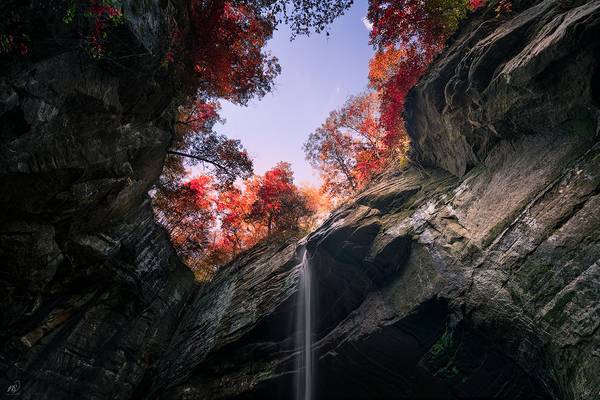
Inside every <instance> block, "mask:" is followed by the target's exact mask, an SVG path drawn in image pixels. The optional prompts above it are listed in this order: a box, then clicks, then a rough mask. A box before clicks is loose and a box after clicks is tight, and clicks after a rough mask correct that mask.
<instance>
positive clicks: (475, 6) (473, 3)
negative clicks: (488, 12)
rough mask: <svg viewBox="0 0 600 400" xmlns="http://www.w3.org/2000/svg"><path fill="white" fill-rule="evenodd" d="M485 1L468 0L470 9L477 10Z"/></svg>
mask: <svg viewBox="0 0 600 400" xmlns="http://www.w3.org/2000/svg"><path fill="white" fill-rule="evenodd" d="M485 3H486V1H485V0H469V6H470V7H471V10H477V9H478V8H481V7H483V6H484V5H485Z"/></svg>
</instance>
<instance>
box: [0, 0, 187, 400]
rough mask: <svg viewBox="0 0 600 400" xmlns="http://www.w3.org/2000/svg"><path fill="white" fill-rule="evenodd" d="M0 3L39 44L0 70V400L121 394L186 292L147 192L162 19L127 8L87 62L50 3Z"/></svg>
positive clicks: (167, 93) (149, 357)
mask: <svg viewBox="0 0 600 400" xmlns="http://www.w3.org/2000/svg"><path fill="white" fill-rule="evenodd" d="M8 3H9V4H6V5H3V7H17V6H23V7H25V9H24V11H23V12H30V13H31V15H30V16H29V17H30V18H31V20H30V21H31V23H35V24H39V25H38V26H39V32H41V34H40V35H41V36H43V38H33V39H32V41H33V47H32V49H31V52H30V54H29V55H28V57H13V58H12V59H10V60H8V61H6V62H5V63H3V64H2V69H1V71H2V72H1V73H0V75H1V76H0V140H1V145H0V187H1V188H2V189H1V191H0V210H1V212H0V260H1V262H0V264H1V267H0V326H1V329H0V343H1V351H0V372H1V374H0V376H1V377H2V379H1V382H0V383H1V384H0V386H1V388H0V389H1V391H0V393H1V394H0V397H2V396H4V394H5V391H6V390H7V386H8V385H9V384H16V382H18V384H19V386H20V387H19V388H18V398H24V399H36V400H37V399H53V400H54V399H63V398H64V399H67V398H68V399H83V398H87V399H117V398H118V399H129V398H132V397H134V395H136V394H137V393H142V394H143V393H144V389H143V388H144V386H145V385H147V383H145V381H144V376H146V375H148V373H149V371H152V369H153V368H154V367H155V365H156V361H157V360H158V359H159V358H160V357H161V356H162V353H163V349H164V347H165V345H166V343H168V341H169V338H170V336H171V334H172V331H173V329H174V327H175V326H176V322H177V320H178V316H179V313H180V311H181V309H182V307H183V306H184V304H185V301H186V299H187V298H188V296H189V295H190V293H191V291H192V287H193V278H192V274H191V273H190V272H189V270H188V269H187V268H185V267H184V266H182V265H181V264H180V262H179V261H178V260H177V258H176V256H175V254H174V252H173V250H172V249H171V247H170V244H169V241H168V237H167V235H166V234H165V233H164V232H163V230H162V229H160V228H159V227H158V226H157V225H156V224H155V222H154V218H153V214H152V210H151V207H150V203H149V199H148V195H147V192H148V189H149V188H150V187H151V185H152V184H153V183H154V181H155V179H156V178H157V177H158V176H159V174H160V172H161V169H162V163H163V160H164V157H165V150H166V148H167V146H168V143H169V140H170V136H171V134H170V130H171V127H170V122H169V121H171V120H172V118H171V117H169V115H165V114H164V113H165V110H166V109H167V105H169V104H170V103H171V97H172V96H173V90H172V83H170V82H169V77H168V76H166V74H164V73H162V70H161V69H160V68H159V65H160V63H161V61H162V60H161V59H159V54H160V52H159V51H158V50H159V48H160V46H164V45H165V40H166V39H165V35H164V31H163V28H164V26H163V25H164V21H165V18H167V16H168V12H167V10H165V9H161V8H160V7H159V6H158V4H156V2H145V3H146V5H145V6H144V8H140V7H137V8H135V10H134V8H133V6H134V5H136V4H138V5H139V3H140V2H139V1H131V2H128V3H127V4H126V5H125V10H126V13H125V15H126V20H125V22H124V24H123V25H122V26H119V27H118V29H117V31H116V32H114V34H112V33H111V35H113V36H112V37H113V38H114V39H115V40H114V43H118V46H120V47H118V46H117V45H115V46H114V47H110V48H109V49H108V51H109V52H110V54H111V57H112V58H111V60H112V61H106V62H98V61H95V60H93V59H92V58H91V57H89V56H87V55H85V54H84V53H82V51H81V50H80V49H79V48H77V46H70V45H69V42H68V40H66V39H65V40H61V39H62V36H60V35H61V33H60V32H57V30H60V29H61V27H62V26H63V25H64V24H61V23H57V22H56V21H55V19H58V21H60V18H62V16H61V15H59V16H56V15H53V14H52V12H53V8H52V7H54V6H52V4H50V3H52V2H35V1H34V2H31V4H32V6H31V8H27V7H28V5H26V2H21V3H19V4H17V3H15V2H13V4H10V2H8ZM134 3H135V4H134ZM49 5H50V6H51V7H50V9H48V6H49ZM4 11H6V10H4ZM4 11H3V12H2V14H3V15H4ZM45 24H46V25H45ZM57 37H58V39H57ZM49 38H54V39H55V40H56V41H55V42H53V41H52V40H50V39H49ZM67 39H68V38H67ZM57 43H58V44H57ZM53 46H54V47H53ZM111 46H112V44H111ZM131 54H135V55H136V56H135V57H131V56H129V57H122V56H124V55H131Z"/></svg>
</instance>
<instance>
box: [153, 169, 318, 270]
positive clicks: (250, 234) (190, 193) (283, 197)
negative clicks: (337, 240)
mask: <svg viewBox="0 0 600 400" xmlns="http://www.w3.org/2000/svg"><path fill="white" fill-rule="evenodd" d="M328 206H329V204H328V203H327V200H326V199H325V198H323V196H322V194H320V193H318V191H317V190H316V189H313V188H298V187H297V186H296V185H295V184H294V182H293V173H292V170H291V167H290V165H289V164H288V163H283V162H282V163H279V164H277V165H276V166H275V167H274V168H272V169H270V170H269V171H267V172H266V173H265V174H264V175H263V176H257V175H254V176H252V177H250V178H248V179H246V180H245V181H244V182H243V183H242V184H240V185H237V186H230V187H228V188H223V187H221V186H219V185H218V184H216V183H215V181H214V179H212V178H211V177H210V176H207V175H200V176H197V177H195V178H194V179H192V180H190V181H189V182H187V183H185V184H182V185H181V186H179V187H178V188H177V189H175V190H173V192H172V195H171V196H168V198H164V197H156V198H155V210H158V212H157V215H158V216H159V218H161V217H162V219H161V222H162V223H163V225H164V226H166V227H167V228H168V230H169V233H170V235H171V239H172V242H173V244H174V245H175V247H176V248H177V250H178V252H179V254H180V255H181V256H182V257H183V258H184V260H186V262H187V264H188V265H190V266H192V267H193V269H195V270H196V271H204V270H206V268H208V267H209V266H211V265H212V266H214V265H215V264H222V263H224V262H226V261H228V260H230V259H231V258H233V257H234V256H235V255H237V254H239V253H240V252H241V251H243V250H245V249H247V248H249V247H252V246H253V245H255V244H256V243H257V242H259V241H261V240H263V239H266V238H270V237H272V236H274V235H281V234H290V233H297V232H301V231H303V230H306V229H309V228H311V227H312V226H314V225H313V224H314V223H316V221H317V220H318V218H321V217H322V216H323V214H324V213H325V209H326V208H327V207H328ZM165 218H166V219H165Z"/></svg>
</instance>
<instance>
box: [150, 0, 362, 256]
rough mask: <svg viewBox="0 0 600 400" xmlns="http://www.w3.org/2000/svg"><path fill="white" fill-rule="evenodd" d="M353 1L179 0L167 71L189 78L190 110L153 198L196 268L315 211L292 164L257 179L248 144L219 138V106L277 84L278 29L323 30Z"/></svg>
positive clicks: (186, 99)
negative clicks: (195, 173) (194, 173)
mask: <svg viewBox="0 0 600 400" xmlns="http://www.w3.org/2000/svg"><path fill="white" fill-rule="evenodd" d="M351 4H352V1H351V0H298V1H296V0H294V1H289V0H210V1H209V0H188V1H186V2H182V3H180V4H175V7H176V9H177V13H178V17H179V18H174V19H172V20H171V21H170V23H169V25H170V26H169V30H170V44H169V46H168V48H167V49H166V54H165V57H164V62H163V65H164V66H165V67H168V68H171V69H172V71H173V74H174V75H176V76H180V77H181V82H180V85H179V91H180V92H181V93H180V96H179V98H180V99H181V103H182V104H181V105H180V106H179V108H178V109H177V110H176V112H175V114H176V129H175V132H174V135H173V140H172V142H171V145H170V148H169V149H168V152H167V153H168V155H167V158H166V160H165V168H164V171H163V175H162V176H161V178H160V180H159V182H158V184H157V185H156V189H155V191H154V196H153V197H154V207H155V212H156V214H157V216H158V218H159V220H160V221H161V222H162V223H163V225H164V226H166V227H167V229H168V230H169V232H170V234H171V237H172V239H173V242H174V244H175V245H176V248H177V250H178V252H179V253H180V254H181V255H182V256H183V257H184V258H186V259H187V260H188V261H190V260H191V258H192V255H193V258H194V259H193V260H191V261H190V262H193V263H195V265H198V262H199V261H198V260H209V259H211V262H220V261H223V260H224V259H226V258H227V257H228V256H229V255H230V254H236V253H237V252H239V251H241V249H244V248H247V247H249V246H251V245H252V244H254V243H256V240H258V239H259V238H261V237H264V236H267V235H268V234H271V233H274V232H281V231H284V230H286V229H291V228H292V227H293V226H294V225H295V224H297V222H298V219H299V218H302V216H304V215H306V214H307V213H308V211H307V207H306V206H305V202H304V201H303V200H302V199H303V197H302V196H301V194H300V192H299V191H298V190H297V188H296V187H295V186H294V185H293V183H292V180H291V170H290V169H289V165H288V166H287V167H286V166H284V165H280V166H278V167H277V168H275V169H274V170H272V171H269V172H268V173H267V174H266V175H265V176H264V177H254V176H252V172H253V171H252V161H251V159H250V157H249V156H248V154H247V153H246V151H245V150H244V148H243V147H242V145H241V143H240V142H239V141H237V140H232V139H228V138H227V137H225V136H223V135H220V134H218V133H217V132H215V130H214V127H215V124H217V123H218V122H220V121H221V119H220V117H219V114H218V112H219V100H220V99H225V100H228V101H231V102H233V103H236V104H240V105H245V104H247V102H248V100H250V99H251V98H260V97H262V96H264V95H265V94H266V93H268V92H269V91H270V90H271V89H272V88H273V82H274V79H275V78H276V76H277V75H278V74H279V72H280V67H279V65H278V62H277V59H276V58H275V57H273V56H272V55H271V54H269V53H268V52H267V51H265V45H266V43H267V41H268V40H269V39H270V38H271V36H272V34H273V31H274V29H275V28H276V26H277V24H279V23H282V22H284V23H287V24H289V25H290V26H291V28H292V32H293V34H294V35H296V34H308V33H310V32H312V31H315V32H321V31H323V30H324V29H325V27H326V26H327V25H328V24H329V23H331V22H332V21H333V19H334V18H336V17H337V16H339V15H341V14H342V13H343V12H344V11H345V10H346V9H347V8H348V7H349V6H350V5H351ZM194 167H195V168H199V169H201V170H202V171H203V174H204V175H203V176H204V178H202V179H201V182H202V185H200V183H201V182H200V181H198V179H200V178H196V179H194V180H191V181H188V177H187V174H188V171H189V170H190V168H194ZM280 173H281V176H280V175H279V174H280ZM207 178H210V179H208V180H207ZM238 181H244V182H245V183H244V185H245V188H244V189H239V188H238V187H236V185H235V183H236V182H238ZM279 191H281V192H279ZM201 198H202V199H201ZM288 208H289V209H290V210H292V211H293V212H292V213H290V212H288V211H286V210H287V209H288ZM186 234H188V235H189V237H188V238H186V237H185V235H186ZM190 262H188V264H190Z"/></svg>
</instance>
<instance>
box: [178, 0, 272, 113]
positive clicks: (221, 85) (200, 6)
mask: <svg viewBox="0 0 600 400" xmlns="http://www.w3.org/2000/svg"><path fill="white" fill-rule="evenodd" d="M190 9H191V15H190V17H191V31H192V37H193V40H192V43H191V45H190V46H186V47H187V48H189V50H188V54H187V56H188V57H189V59H190V60H191V62H192V64H193V66H194V71H195V72H196V73H197V75H198V78H199V86H200V90H202V91H205V92H206V93H207V94H209V95H210V96H216V97H221V98H225V99H228V100H231V101H234V102H238V103H245V102H246V101H247V100H248V99H249V98H250V97H252V96H254V95H258V96H262V95H264V94H266V93H267V92H268V91H269V90H270V89H271V85H272V81H273V79H274V78H275V76H277V74H278V73H279V71H280V68H279V65H278V64H277V59H276V58H274V57H271V56H270V55H269V54H268V53H265V52H263V47H264V46H265V44H266V41H267V40H268V39H269V38H270V37H271V35H272V33H273V27H274V21H273V20H272V19H270V18H267V17H265V16H262V15H261V14H258V13H257V12H256V10H254V9H253V8H251V7H250V6H247V5H245V4H239V3H237V2H234V1H215V2H213V3H212V5H211V7H210V8H207V4H206V2H205V1H203V0H193V1H192V4H191V7H190Z"/></svg>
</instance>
